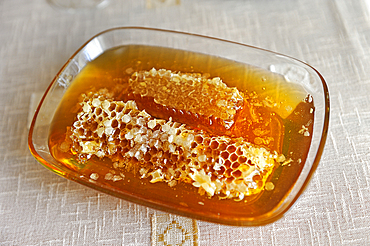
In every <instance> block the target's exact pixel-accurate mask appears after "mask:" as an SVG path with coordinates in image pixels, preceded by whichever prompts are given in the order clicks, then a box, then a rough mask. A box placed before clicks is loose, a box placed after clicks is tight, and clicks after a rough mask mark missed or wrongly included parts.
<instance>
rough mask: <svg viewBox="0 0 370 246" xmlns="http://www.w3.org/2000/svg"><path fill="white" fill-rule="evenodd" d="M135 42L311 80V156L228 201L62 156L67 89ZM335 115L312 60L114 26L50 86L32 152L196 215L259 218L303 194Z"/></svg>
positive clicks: (59, 168) (51, 165)
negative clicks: (59, 124)
mask: <svg viewBox="0 0 370 246" xmlns="http://www.w3.org/2000/svg"><path fill="white" fill-rule="evenodd" d="M127 45H143V46H154V47H163V48H171V49H177V50H182V51H189V52H194V53H200V54H204V55H210V56H212V57H218V58H222V59H226V60H228V61H233V62H236V63H238V64H248V66H252V67H255V68H258V69H262V70H264V71H268V72H269V73H271V74H273V75H276V76H278V77H279V78H283V79H284V80H285V81H286V83H288V84H289V88H291V87H294V86H295V85H297V86H299V87H301V88H304V91H305V92H306V93H307V95H309V97H310V99H309V100H313V103H314V110H312V111H311V112H310V113H312V114H314V115H313V117H314V123H313V129H312V135H311V136H310V137H311V142H310V144H309V150H308V152H307V153H306V154H307V155H306V156H304V157H303V158H302V160H304V161H302V162H300V163H298V162H297V163H293V164H294V165H291V164H289V162H287V163H286V165H281V166H280V167H279V168H278V169H277V170H276V171H275V172H278V173H279V178H277V179H274V177H272V178H271V181H272V182H273V187H274V189H271V187H270V190H269V191H265V192H263V194H262V195H261V196H259V197H258V198H257V199H256V200H255V201H253V202H237V201H231V202H230V201H228V202H225V201H223V200H218V199H209V198H206V197H205V198H202V199H201V200H199V201H197V202H192V201H191V196H192V195H194V194H192V192H195V193H196V191H195V190H194V189H193V190H191V191H190V192H189V193H188V194H185V195H184V194H182V195H179V194H176V193H174V192H168V191H167V190H166V189H169V188H168V187H167V186H166V185H165V186H163V185H161V184H153V187H155V188H151V185H152V184H150V185H147V184H145V185H143V182H142V180H140V179H135V178H131V179H130V178H127V180H125V181H124V182H108V181H107V180H105V179H102V178H101V179H97V177H93V176H91V175H89V172H90V173H94V170H90V171H89V170H86V168H83V167H82V168H76V167H71V166H67V165H64V164H63V163H61V162H59V161H57V160H56V159H55V158H54V157H53V156H52V154H51V152H50V149H49V145H48V139H49V134H50V126H51V122H52V120H53V117H54V114H55V112H56V110H57V108H58V106H59V105H60V102H61V100H62V97H63V95H64V94H65V93H66V91H68V88H69V87H70V86H71V85H72V84H73V83H74V81H75V80H74V78H75V77H76V76H77V75H79V73H80V72H81V70H83V69H84V67H85V66H86V65H87V64H89V63H90V62H91V61H93V60H94V59H95V58H97V57H98V56H100V55H101V54H103V53H104V52H105V51H107V50H111V49H114V48H117V47H121V46H127ZM158 59H160V58H158ZM195 69H196V68H195ZM228 69H229V70H230V69H231V71H229V73H230V72H231V73H233V71H232V68H228V67H226V68H225V70H228ZM263 81H264V79H263V78H262V80H261V86H259V85H258V84H257V87H260V88H259V89H261V90H263V89H264V88H263V87H264V85H263ZM247 87H248V86H247ZM255 87H256V85H255ZM275 89H276V92H275V94H276V95H277V96H278V97H280V99H281V98H283V97H284V96H285V95H286V93H287V91H285V90H286V87H285V86H284V85H282V84H276V88H275ZM257 90H258V89H257ZM287 90H288V89H287ZM283 114H284V113H283ZM284 117H287V115H285V116H283V118H284ZM328 123H329V93H328V88H327V85H326V83H325V80H324V78H323V77H322V76H321V74H320V73H319V72H318V71H317V70H316V69H314V68H313V67H311V66H310V65H308V64H306V63H304V62H301V61H299V60H297V59H294V58H291V57H288V56H285V55H281V54H278V53H275V52H271V51H268V50H264V49H260V48H256V47H252V46H248V45H244V44H240V43H235V42H231V41H226V40H221V39H217V38H212V37H206V36H201V35H195V34H189V33H183V32H176V31H169V30H159V29H152V28H142V27H122V28H114V29H110V30H106V31H104V32H102V33H99V34H97V35H96V36H94V37H92V38H91V39H90V40H88V41H87V42H86V43H85V44H84V45H83V46H82V47H81V48H80V49H78V50H77V51H76V53H75V54H73V55H72V57H71V58H70V59H69V60H68V61H67V62H66V64H65V65H64V66H63V67H62V69H61V70H60V71H59V72H58V74H57V75H56V76H55V78H54V79H53V81H52V82H51V84H50V86H49V87H48V88H47V90H46V92H45V94H44V96H43V98H42V100H41V102H40V104H39V106H38V108H37V110H36V113H35V116H34V118H33V121H32V124H31V127H30V132H29V139H28V144H29V148H30V151H31V153H32V155H33V156H34V157H35V158H36V159H37V160H38V161H39V162H40V163H41V164H42V165H44V166H45V167H46V168H48V169H49V170H51V171H53V172H55V173H56V174H58V175H60V176H62V177H64V178H67V179H70V180H73V181H76V182H78V183H81V184H83V185H86V186H88V187H91V188H93V189H96V190H99V191H102V192H105V193H107V194H110V195H113V196H116V197H119V198H122V199H125V200H128V201H131V202H135V203H138V204H141V205H144V206H148V207H151V208H154V209H159V210H162V211H166V212H170V213H175V214H178V215H182V216H187V217H191V218H195V219H200V220H205V221H210V222H216V223H222V224H229V225H242V226H256V225H262V224H266V223H271V222H274V221H276V220H277V219H279V218H281V217H282V216H283V215H284V213H285V212H286V211H287V210H288V209H289V208H290V207H291V206H292V205H293V204H294V202H295V201H296V200H297V199H298V198H299V196H300V195H301V194H302V192H303V190H304V189H305V187H306V186H307V184H308V182H309V180H310V178H311V176H312V175H313V173H314V171H315V169H316V168H317V165H318V163H319V160H320V157H321V154H322V152H323V148H324V144H325V140H326V136H327V131H328ZM303 130H304V129H303ZM295 145H296V143H291V142H290V140H289V139H286V140H284V146H283V150H284V151H285V152H289V151H295V149H294V148H295ZM297 151H298V152H299V150H297ZM299 159H300V158H299ZM300 160H301V159H300ZM76 165H78V164H76ZM292 166H293V167H292ZM289 168H290V169H289ZM291 168H295V171H293V173H294V175H295V176H294V178H291V177H290V178H288V179H289V182H288V181H286V180H284V179H285V178H287V176H289V175H290V173H292V171H291ZM273 175H274V174H273ZM290 176H291V175H290ZM165 187H167V188H165ZM219 205H220V206H219Z"/></svg>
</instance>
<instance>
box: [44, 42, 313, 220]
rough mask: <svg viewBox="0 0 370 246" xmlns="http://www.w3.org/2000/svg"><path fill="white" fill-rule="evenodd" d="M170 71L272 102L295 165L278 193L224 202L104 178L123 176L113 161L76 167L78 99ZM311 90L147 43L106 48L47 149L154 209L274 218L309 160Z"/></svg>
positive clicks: (74, 88) (277, 177)
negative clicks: (68, 145)
mask: <svg viewBox="0 0 370 246" xmlns="http://www.w3.org/2000/svg"><path fill="white" fill-rule="evenodd" d="M153 67H155V68H157V69H158V68H165V69H169V70H172V71H181V72H197V73H209V74H210V75H211V77H216V76H217V77H220V78H221V79H222V80H223V81H224V82H225V83H226V84H227V85H228V86H236V87H237V88H238V89H239V90H240V91H242V92H243V93H246V94H247V93H251V92H255V93H256V94H257V95H258V98H259V99H260V100H261V101H262V100H264V99H266V98H268V99H269V101H271V102H273V103H274V105H275V106H274V107H272V108H268V110H269V111H271V112H274V113H275V114H276V115H277V116H278V117H279V118H280V119H281V122H282V123H283V125H284V128H283V129H285V130H284V133H282V134H281V136H282V137H283V138H282V147H281V148H279V149H280V150H279V151H281V152H282V153H283V154H284V155H285V157H286V159H287V160H291V162H290V163H289V164H287V165H281V166H279V167H277V168H276V169H275V171H274V173H273V174H272V175H271V177H270V182H272V183H273V184H274V189H272V190H269V191H264V192H262V193H261V194H260V195H258V196H253V197H245V198H244V199H243V200H242V201H234V200H232V199H229V200H220V199H219V198H218V197H217V196H214V197H212V198H208V197H206V196H204V195H200V194H198V192H197V189H196V188H195V187H193V186H192V185H191V184H185V183H180V184H178V185H177V186H175V187H173V188H171V187H169V186H168V185H167V184H165V183H161V182H158V183H155V184H152V183H150V182H149V180H147V179H140V177H139V175H137V174H135V173H132V172H124V173H122V171H120V174H123V175H124V176H125V177H124V179H123V180H120V181H116V182H114V181H112V180H106V179H105V178H104V177H105V175H106V174H107V173H109V172H110V173H114V174H118V172H117V171H116V170H114V169H113V167H112V163H111V161H110V160H109V159H107V158H106V159H98V158H92V159H90V160H89V161H87V162H86V163H80V162H78V161H77V160H76V159H75V157H74V155H73V153H72V152H71V151H65V149H63V142H64V140H65V136H66V130H67V127H70V126H71V125H72V124H73V122H74V120H75V119H76V114H77V112H78V110H79V106H78V102H79V100H80V95H81V94H82V93H84V92H87V91H90V90H98V89H100V88H108V89H112V88H117V85H119V90H117V89H116V90H115V95H116V96H117V98H119V97H121V96H122V93H123V92H125V90H126V89H127V86H128V84H127V82H128V79H129V77H130V74H131V73H132V71H139V70H150V69H151V68H153ZM306 98H307V93H306V92H305V91H304V89H303V88H301V87H300V86H299V85H293V84H288V83H287V82H285V81H284V79H283V78H282V77H280V76H278V75H276V74H273V73H270V72H268V71H266V70H263V69H259V68H255V67H252V66H249V65H246V64H241V63H237V62H234V61H230V60H226V59H221V58H218V57H213V56H207V55H202V54H197V53H191V52H186V51H180V50H173V49H168V48H158V47H148V46H123V47H119V48H115V49H112V50H109V51H106V52H105V53H103V54H102V55H101V56H99V57H98V58H96V59H95V60H94V61H92V62H91V63H89V64H88V65H87V66H86V67H85V68H84V69H83V70H82V71H81V73H80V74H79V75H78V76H77V77H76V78H75V80H74V82H73V83H72V84H71V86H70V87H69V88H68V90H67V92H66V93H65V95H64V97H63V99H62V101H61V103H60V105H59V107H58V109H57V112H56V114H55V116H54V119H53V121H52V124H51V128H50V137H49V148H50V150H51V153H52V155H53V156H54V158H55V159H56V160H58V161H59V162H60V163H61V165H63V166H65V167H67V168H69V169H72V170H73V171H75V172H78V173H80V174H81V175H83V176H84V177H90V176H91V174H92V173H94V174H97V175H98V177H99V178H98V179H97V180H96V181H95V180H93V181H92V182H93V183H94V182H95V183H98V184H99V185H98V186H100V187H105V189H106V188H108V189H110V190H112V191H114V193H115V195H117V196H124V197H126V198H127V199H129V200H132V201H135V202H139V203H142V204H145V205H151V206H154V207H156V208H162V209H163V208H165V209H168V210H169V211H172V212H178V213H180V214H184V215H189V214H190V213H191V214H195V217H197V218H204V217H203V216H206V217H207V219H208V220H211V221H212V220H218V221H220V220H221V221H227V220H233V221H238V220H243V219H250V218H256V217H258V216H262V215H264V214H266V213H269V212H270V211H271V210H272V209H273V208H274V207H276V206H277V205H278V204H279V202H281V201H282V199H283V198H284V196H285V195H286V194H287V193H288V192H289V190H290V189H291V188H292V186H293V185H294V184H295V182H296V180H297V178H298V176H299V174H300V172H301V170H302V168H303V165H304V163H305V160H306V157H307V153H308V150H309V147H310V143H311V136H312V127H313V113H312V111H313V109H314V106H313V102H312V101H309V100H305V99H306ZM302 125H307V129H308V132H309V133H310V134H309V136H307V135H306V136H305V135H304V134H302V131H301V130H302Z"/></svg>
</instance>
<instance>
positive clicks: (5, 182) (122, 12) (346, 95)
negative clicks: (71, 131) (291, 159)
mask: <svg viewBox="0 0 370 246" xmlns="http://www.w3.org/2000/svg"><path fill="white" fill-rule="evenodd" d="M149 2H152V3H154V5H153V6H152V8H148V5H147V4H148V3H149ZM160 2H161V1H159V0H157V1H155V0H151V1H149V0H125V1H119V0H111V1H110V2H109V4H108V5H107V6H106V7H105V8H102V9H93V10H84V11H76V12H74V13H70V12H67V11H63V10H61V9H57V8H53V7H51V6H50V4H48V3H47V1H45V0H11V1H10V0H0V31H1V32H0V245H150V244H153V245H163V244H164V241H163V240H162V241H155V240H152V237H153V235H154V234H153V230H154V229H155V228H157V227H156V226H155V225H156V224H155V223H154V222H153V221H157V219H158V220H159V219H161V217H160V216H166V215H167V214H166V213H163V212H158V211H155V210H153V209H149V208H146V207H143V206H139V205H136V204H133V203H130V202H127V201H124V200H120V199H117V198H114V197H111V196H109V195H106V194H104V193H101V192H97V191H95V190H92V189H90V188H87V187H85V186H82V185H80V184H77V183H75V182H72V181H68V180H66V179H64V178H62V177H59V176H57V175H55V174H54V173H52V172H50V171H48V170H47V169H46V168H44V167H43V166H42V165H40V164H39V163H37V161H36V160H35V159H34V158H33V157H32V156H31V154H30V152H29V150H28V147H27V137H28V122H29V115H32V111H33V110H32V109H33V108H32V107H33V106H32V105H33V103H34V101H35V99H34V98H35V97H34V96H35V95H37V94H39V93H41V92H43V91H44V90H45V89H46V87H47V86H48V84H49V83H50V82H51V80H52V79H53V77H54V75H55V74H56V73H57V72H58V71H59V69H60V68H61V67H62V65H63V64H64V63H65V62H66V61H67V60H68V58H69V57H70V56H71V55H72V54H73V53H74V52H75V51H76V50H77V49H78V48H79V47H80V46H81V45H82V44H83V43H84V42H85V41H86V40H88V39H89V38H90V37H92V36H93V35H95V34H97V33H99V32H101V31H103V30H105V29H108V28H112V27H118V26H145V27H156V28H164V29H171V30H179V31H186V32H191V33H197V34H203V35H209V36H214V37H219V38H223V39H228V40H232V41H237V42H241V43H245V44H249V45H254V46H257V47H262V48H266V49H270V50H273V51H277V52H279V53H283V54H286V55H290V56H293V57H296V58H298V59H301V60H304V61H306V62H308V63H309V64H311V65H312V66H314V67H315V68H317V69H318V70H319V71H320V72H321V73H322V74H323V76H324V77H325V79H326V80H327V83H328V87H329V91H330V100H331V115H330V116H331V118H330V127H329V133H328V139H327V144H326V147H325V150H324V153H323V155H322V159H321V162H320V165H319V167H318V169H317V171H316V172H315V174H314V176H313V178H312V181H311V183H310V184H309V186H308V188H307V189H306V191H305V192H304V193H303V195H302V196H301V198H300V199H299V200H298V201H297V202H296V204H295V205H294V206H293V207H292V208H291V209H290V210H289V211H288V212H287V213H286V215H285V216H284V217H283V218H282V219H280V220H278V221H277V222H275V223H272V224H269V225H265V226H260V227H234V226H225V225H218V224H214V223H208V222H203V221H195V224H196V226H195V227H194V228H195V232H194V233H195V234H196V235H195V237H194V240H193V241H192V242H186V243H187V244H184V245H196V244H199V245H369V244H370V233H369V230H370V212H369V211H370V127H369V126H370V96H369V93H370V72H369V71H370V15H369V10H370V1H366V0H358V1H347V0H280V1H271V0H261V1H253V0H244V1H243V0H229V1H221V0H212V1H211V0H182V1H181V2H180V4H176V5H171V2H176V1H167V2H164V3H160ZM155 3H157V4H155ZM169 217H171V216H169ZM153 218H155V220H153ZM177 219H178V220H179V221H182V218H177ZM179 223H180V222H179ZM184 223H185V222H184ZM154 227H155V228H154ZM153 228H154V229H153ZM175 236H176V235H175ZM162 239H163V238H162ZM161 243H162V244H161Z"/></svg>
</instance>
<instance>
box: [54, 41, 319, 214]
mask: <svg viewBox="0 0 370 246" xmlns="http://www.w3.org/2000/svg"><path fill="white" fill-rule="evenodd" d="M277 85H279V86H277ZM277 88H278V89H277ZM281 90H282V91H281ZM309 99H310V98H309V97H308V95H307V94H306V93H305V91H304V90H303V88H299V87H298V86H293V85H287V83H286V82H285V81H284V79H283V78H282V77H280V76H278V75H275V74H272V73H269V72H268V71H265V70H262V69H258V68H255V67H252V66H248V65H245V64H240V63H236V62H233V61H229V60H226V59H221V58H217V57H212V56H206V55H201V54H196V53H191V52H185V51H180V50H172V49H166V48H158V47H157V48H156V47H148V46H123V47H120V48H117V49H113V50H109V51H107V52H105V53H103V54H102V55H101V56H100V57H98V58H96V60H94V61H92V62H91V63H89V64H88V65H87V66H86V67H85V68H84V69H83V70H82V71H81V73H80V74H79V75H78V76H77V77H76V78H75V81H74V82H73V84H72V85H71V86H70V87H69V88H68V91H67V92H66V94H65V96H64V98H63V100H62V102H61V104H60V106H59V108H58V110H57V113H56V115H55V117H54V120H53V122H52V127H51V130H50V139H49V147H50V149H51V152H52V154H53V156H54V157H55V158H56V159H57V160H59V161H60V162H61V163H63V165H66V166H67V167H69V168H72V169H75V170H78V171H79V172H81V174H82V175H86V176H88V177H90V179H91V180H92V182H101V183H103V184H106V185H108V186H112V187H114V188H116V189H117V188H118V189H120V188H122V189H126V190H130V189H133V190H135V187H134V186H135V185H136V189H139V190H140V189H143V190H142V191H143V192H144V194H142V195H143V196H147V197H148V198H150V197H151V196H153V195H154V194H158V192H159V190H162V192H165V193H166V195H165V196H166V197H167V198H164V199H174V198H176V199H178V203H179V204H182V205H183V206H189V204H191V203H193V204H197V206H204V204H206V203H209V202H211V203H214V202H216V201H219V203H221V204H224V205H222V206H228V207H229V206H235V205H231V204H233V203H238V202H235V201H244V203H242V204H248V206H249V209H250V211H251V212H253V213H256V211H253V209H252V210H251V208H252V207H253V206H259V205H257V204H258V202H261V201H263V200H264V199H266V198H265V197H266V195H267V196H269V197H270V196H271V195H273V197H275V198H274V199H275V201H272V202H271V204H274V203H276V202H278V201H279V199H280V198H281V196H282V195H283V194H284V192H286V191H287V190H289V189H290V187H291V185H292V184H294V182H295V179H296V178H297V177H298V174H299V172H300V170H301V168H302V166H303V164H304V161H305V158H306V155H307V152H308V149H309V145H310V141H311V133H312V126H313V113H312V112H313V110H314V108H313V102H312V101H311V100H309ZM282 179H283V180H282ZM137 185H139V186H141V187H142V188H139V187H138V186H137ZM265 194H266V195H265ZM257 198H258V199H257ZM270 198H271V197H270ZM270 198H269V199H270ZM252 201H254V204H255V205H252V204H253V203H252ZM171 202H173V201H171ZM270 206H272V205H270ZM267 207H268V206H267ZM267 207H266V206H265V208H264V209H266V208H267ZM254 209H255V208H254ZM261 211H263V209H261Z"/></svg>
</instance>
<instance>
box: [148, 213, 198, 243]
mask: <svg viewBox="0 0 370 246" xmlns="http://www.w3.org/2000/svg"><path fill="white" fill-rule="evenodd" d="M152 245H153V246H167V245H174V246H197V245H198V226H197V222H196V220H193V219H188V218H184V217H180V216H175V215H171V214H157V213H155V214H154V215H153V217H152Z"/></svg>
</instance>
